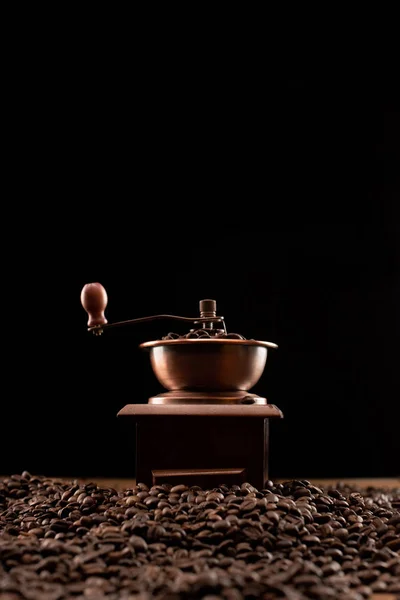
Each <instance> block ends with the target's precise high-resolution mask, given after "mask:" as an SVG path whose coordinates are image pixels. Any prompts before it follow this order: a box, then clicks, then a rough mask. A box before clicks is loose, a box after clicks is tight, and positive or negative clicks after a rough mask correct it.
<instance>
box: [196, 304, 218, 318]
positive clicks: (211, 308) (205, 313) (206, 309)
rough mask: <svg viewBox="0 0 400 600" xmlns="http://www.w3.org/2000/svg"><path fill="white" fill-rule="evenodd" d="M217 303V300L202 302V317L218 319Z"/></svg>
mask: <svg viewBox="0 0 400 600" xmlns="http://www.w3.org/2000/svg"><path fill="white" fill-rule="evenodd" d="M216 316H217V303H216V301H215V300H200V317H216Z"/></svg>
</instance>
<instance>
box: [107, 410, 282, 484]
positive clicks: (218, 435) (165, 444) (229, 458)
mask: <svg viewBox="0 0 400 600" xmlns="http://www.w3.org/2000/svg"><path fill="white" fill-rule="evenodd" d="M118 416H121V417H129V418H130V419H131V420H132V424H134V425H135V426H136V481H138V482H140V483H145V484H146V485H148V486H152V485H158V484H161V483H171V484H172V485H175V484H177V483H182V484H186V485H189V486H192V485H198V486H200V487H202V488H213V487H218V486H219V485H221V484H223V483H226V484H228V485H229V484H230V485H233V484H238V485H240V484H242V483H243V482H245V481H248V482H250V483H251V484H252V485H254V486H255V487H256V488H258V489H263V488H264V487H265V483H266V481H267V480H268V425H269V419H270V418H282V417H283V415H282V412H281V411H280V410H279V408H277V407H276V406H275V405H273V404H266V405H264V406H261V405H251V406H246V405H232V406H226V405H216V404H210V405H204V404H203V405H193V404H187V405H150V404H127V405H126V406H125V407H124V408H123V409H122V410H120V412H119V413H118Z"/></svg>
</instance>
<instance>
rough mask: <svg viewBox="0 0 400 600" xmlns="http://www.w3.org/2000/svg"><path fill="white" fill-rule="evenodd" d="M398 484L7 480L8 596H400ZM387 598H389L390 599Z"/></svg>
mask: <svg viewBox="0 0 400 600" xmlns="http://www.w3.org/2000/svg"><path fill="white" fill-rule="evenodd" d="M399 509H400V488H399V489H393V490H386V491H385V490H383V489H378V488H368V489H365V490H362V489H356V488H354V487H346V486H345V485H344V484H337V485H336V486H335V487H334V488H333V487H332V488H330V487H327V488H324V489H321V488H319V487H316V486H315V485H312V484H311V483H310V482H309V481H305V480H302V481H288V482H285V483H273V482H268V483H267V484H266V487H265V489H262V490H257V489H255V488H254V487H253V486H251V485H250V484H249V483H244V484H243V485H241V486H238V485H233V486H231V487H228V486H225V485H220V486H219V487H218V488H215V489H210V490H203V489H201V488H200V487H196V486H194V487H190V488H188V487H187V486H185V485H175V486H173V487H171V486H170V485H157V486H154V487H152V488H148V487H147V486H146V485H143V484H140V483H139V484H137V485H136V486H134V487H133V488H130V489H125V490H123V491H117V490H115V489H112V488H109V487H99V486H98V485H96V483H81V484H80V483H79V482H78V481H67V482H66V481H62V480H56V479H51V478H46V477H42V476H33V475H30V474H29V473H27V472H24V473H22V474H21V475H12V476H11V477H8V478H6V479H3V480H0V599H1V600H17V599H20V598H25V599H27V600H63V599H66V598H80V599H82V600H83V599H85V600H86V599H87V598H93V599H96V600H97V599H101V598H107V599H132V600H133V599H136V600H147V599H151V598H164V599H166V600H178V599H182V598H183V599H186V598H188V599H189V598H204V599H205V600H216V599H217V598H220V599H222V600H241V599H242V598H263V599H264V600H274V599H275V598H286V599H288V600H303V599H318V600H324V599H327V600H330V599H338V600H364V599H366V598H369V597H370V596H371V595H372V594H373V593H385V594H390V593H391V594H393V595H394V597H400V512H399ZM386 597H388V596H386Z"/></svg>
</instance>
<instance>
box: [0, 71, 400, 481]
mask: <svg viewBox="0 0 400 600" xmlns="http://www.w3.org/2000/svg"><path fill="white" fill-rule="evenodd" d="M225 66H226V65H225ZM164 67H165V68H163V69H160V70H159V71H157V72H150V73H149V72H147V73H146V74H144V73H142V72H141V73H138V72H137V71H135V70H133V72H131V73H130V77H129V84H128V82H127V79H128V78H127V77H126V76H125V74H124V73H123V72H122V69H121V71H117V72H116V71H115V70H113V69H111V68H108V69H106V72H105V73H104V71H102V72H100V67H98V70H96V71H95V72H94V74H93V70H90V71H89V70H85V68H84V67H82V69H81V71H80V72H79V73H78V74H77V73H68V72H67V71H66V70H63V77H59V78H57V76H56V75H55V74H54V77H53V79H52V82H53V85H52V86H50V88H51V93H50V92H49V93H48V94H45V95H44V96H43V94H42V93H41V87H40V84H37V81H36V86H37V88H36V89H37V97H36V100H35V99H33V100H32V103H31V105H30V106H31V110H30V111H29V112H28V113H26V112H23V111H20V112H19V120H18V126H17V125H16V127H17V135H16V137H15V139H18V140H19V143H18V144H17V142H14V143H15V144H16V150H15V151H16V152H17V156H18V157H19V159H20V160H21V161H22V164H23V165H24V166H23V169H20V170H19V171H18V177H17V179H16V181H17V182H22V183H21V188H22V190H23V193H24V194H26V197H28V199H29V202H28V207H25V208H24V210H23V214H24V232H23V235H22V237H23V238H24V250H23V252H22V258H21V254H20V253H19V254H18V252H17V250H18V249H17V248H15V255H17V254H18V256H19V257H20V258H19V259H18V266H15V264H14V265H13V267H12V268H11V269H10V276H9V279H8V280H7V281H6V283H7V284H8V289H10V290H12V293H11V294H9V301H10V304H9V306H8V308H7V312H6V316H7V319H6V320H7V323H8V324H9V332H10V335H9V338H8V339H7V341H5V342H4V344H5V346H4V347H5V348H6V353H5V356H6V358H5V359H4V367H5V369H4V371H5V373H4V377H5V382H7V383H5V388H4V389H5V390H7V391H5V392H4V395H3V402H2V413H1V431H2V435H1V439H0V452H1V469H0V472H2V473H4V474H8V473H12V472H21V471H22V470H23V469H28V470H30V471H31V472H36V473H38V472H40V473H45V474H51V475H66V476H99V475H102V476H115V477H117V476H131V475H133V474H134V439H133V437H132V432H131V431H130V430H129V428H128V427H127V426H126V424H124V423H122V422H121V420H119V419H117V418H116V413H117V412H118V410H119V409H120V408H122V407H123V406H124V405H125V404H126V403H128V402H146V401H147V399H148V397H149V396H151V395H154V394H156V393H159V392H160V391H161V388H160V387H159V385H158V383H157V381H156V380H155V377H154V375H153V373H152V371H151V368H150V365H149V360H148V356H147V355H146V354H145V353H144V352H142V351H141V350H139V349H138V346H139V344H140V343H141V342H143V341H146V340H150V339H156V338H159V337H161V336H162V335H165V334H166V333H167V332H168V331H171V330H173V331H178V332H179V333H182V332H183V331H185V330H186V329H185V327H183V329H182V327H181V326H180V325H179V324H178V325H177V324H176V323H167V322H163V321H160V322H156V323H150V324H146V325H139V326H136V327H131V328H129V329H124V330H122V329H117V330H114V331H110V332H108V333H107V334H105V335H103V336H102V337H101V338H95V337H93V336H91V335H89V334H87V332H86V320H87V319H86V313H85V312H84V311H83V309H82V307H81V305H80V292H81V289H82V287H83V285H84V284H85V283H87V282H91V281H100V282H101V283H102V284H103V285H104V286H105V287H106V289H107V291H108V295H109V305H108V308H107V317H108V319H109V321H110V322H112V321H117V320H122V319H129V318H135V317H140V316H145V315H151V314H157V313H172V314H179V315H187V316H192V315H195V314H196V313H197V310H198V301H199V300H200V299H202V298H215V299H216V300H217V304H218V312H219V314H222V315H224V316H225V319H226V323H227V327H228V330H229V331H237V332H240V333H242V334H243V335H245V336H246V337H253V338H256V339H261V340H269V341H274V342H276V343H277V344H278V345H279V349H278V350H276V351H271V352H270V353H269V356H268V361H267V366H266V369H265V372H264V374H263V376H262V378H261V380H260V381H259V383H258V384H257V386H256V387H255V388H254V389H253V390H252V391H253V392H255V393H259V394H260V395H266V396H267V397H268V399H269V401H270V402H272V403H274V404H276V405H277V406H279V407H280V408H281V409H282V410H283V412H284V415H285V419H284V420H283V421H281V422H273V423H272V424H271V459H270V470H271V476H272V477H292V476H296V477H346V476H358V477H363V476H398V475H399V467H398V463H399V456H400V442H399V438H400V436H399V422H400V409H399V405H400V385H399V375H398V368H399V358H400V356H399V310H400V288H399V282H400V269H399V263H400V242H399V211H398V202H399V197H398V158H399V156H398V148H399V139H400V131H399V112H398V106H397V105H396V103H395V102H394V101H393V97H392V92H393V90H392V84H391V79H390V78H389V77H386V76H385V74H382V73H381V72H380V71H379V69H376V70H367V71H365V72H363V73H361V72H359V71H358V72H353V71H351V72H350V70H349V71H343V70H342V71H340V70H339V71H336V72H332V73H329V74H327V73H326V72H324V74H323V75H322V74H321V73H320V72H318V71H316V72H313V73H309V72H306V71H305V70H302V69H301V68H296V69H294V68H292V69H287V70H283V71H282V72H278V73H275V74H271V73H270V72H267V71H261V72H258V73H257V74H256V76H255V74H254V73H253V72H252V73H250V72H249V70H248V69H246V68H243V69H242V70H241V71H240V73H238V72H237V71H235V69H233V68H232V69H231V70H230V71H229V75H227V69H226V68H224V69H222V68H221V70H220V71H219V70H218V68H216V73H215V74H214V73H213V74H212V75H211V74H210V72H205V71H202V69H201V68H200V67H199V65H197V67H196V69H195V76H193V73H192V76H191V75H190V73H191V72H190V71H187V70H179V69H177V70H174V69H173V68H172V66H171V68H170V69H169V70H168V69H167V68H166V65H164ZM103 68H104V65H103ZM46 90H47V91H48V90H49V87H48V86H46ZM17 111H18V109H17ZM18 185H19V183H18ZM17 212H18V210H17ZM30 215H32V222H30ZM16 220H17V221H18V217H17V218H16ZM4 229H5V231H6V227H5V228H4ZM155 443H156V440H155ZM171 443H173V441H172V440H171ZM205 443H206V440H205Z"/></svg>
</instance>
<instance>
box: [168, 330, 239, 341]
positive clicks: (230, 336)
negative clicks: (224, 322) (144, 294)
mask: <svg viewBox="0 0 400 600" xmlns="http://www.w3.org/2000/svg"><path fill="white" fill-rule="evenodd" d="M201 338H211V339H215V338H217V339H226V340H245V339H246V338H245V337H243V335H240V333H226V332H225V331H224V330H223V329H191V330H190V331H189V333H186V334H185V335H179V334H178V333H174V332H173V331H170V332H169V333H168V334H167V335H165V336H164V337H163V338H162V339H163V340H190V339H192V340H193V339H201Z"/></svg>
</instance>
